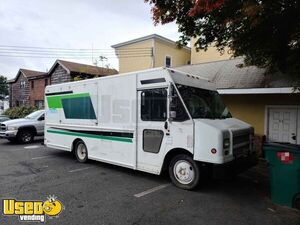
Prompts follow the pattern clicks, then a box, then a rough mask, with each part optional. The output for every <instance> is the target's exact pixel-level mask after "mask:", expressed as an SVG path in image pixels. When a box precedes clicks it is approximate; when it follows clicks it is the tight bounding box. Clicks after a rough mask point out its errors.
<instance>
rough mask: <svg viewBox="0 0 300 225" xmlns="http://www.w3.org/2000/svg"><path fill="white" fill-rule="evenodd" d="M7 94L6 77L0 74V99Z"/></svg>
mask: <svg viewBox="0 0 300 225" xmlns="http://www.w3.org/2000/svg"><path fill="white" fill-rule="evenodd" d="M6 95H8V84H7V78H6V77H4V76H1V75H0V99H3V98H4V97H5V96H6Z"/></svg>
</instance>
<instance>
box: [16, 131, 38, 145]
mask: <svg viewBox="0 0 300 225" xmlns="http://www.w3.org/2000/svg"><path fill="white" fill-rule="evenodd" d="M33 139H34V133H33V132H32V131H31V130H27V129H24V130H20V131H19V132H18V134H17V140H18V142H19V143H21V144H28V143H31V142H32V141H33Z"/></svg>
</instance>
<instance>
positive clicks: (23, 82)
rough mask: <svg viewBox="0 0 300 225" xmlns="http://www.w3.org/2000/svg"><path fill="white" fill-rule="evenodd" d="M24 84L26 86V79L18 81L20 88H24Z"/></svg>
mask: <svg viewBox="0 0 300 225" xmlns="http://www.w3.org/2000/svg"><path fill="white" fill-rule="evenodd" d="M25 86H26V81H25V80H22V81H20V88H25Z"/></svg>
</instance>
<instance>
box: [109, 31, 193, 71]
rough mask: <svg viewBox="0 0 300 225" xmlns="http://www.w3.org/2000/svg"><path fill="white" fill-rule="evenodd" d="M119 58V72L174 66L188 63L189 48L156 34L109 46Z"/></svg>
mask: <svg viewBox="0 0 300 225" xmlns="http://www.w3.org/2000/svg"><path fill="white" fill-rule="evenodd" d="M111 47H112V48H114V49H115V52H116V55H117V57H118V59H119V73H126V72H132V71H138V70H145V69H149V68H155V67H176V66H182V65H187V64H190V62H191V49H190V48H189V47H183V48H180V49H179V48H178V47H177V44H176V42H174V41H172V40H170V39H167V38H165V37H162V36H160V35H157V34H152V35H148V36H145V37H141V38H137V39H134V40H131V41H126V42H123V43H119V44H116V45H113V46H111Z"/></svg>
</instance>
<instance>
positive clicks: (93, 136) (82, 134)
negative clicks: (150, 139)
mask: <svg viewBox="0 0 300 225" xmlns="http://www.w3.org/2000/svg"><path fill="white" fill-rule="evenodd" d="M47 132H48V133H53V134H61V135H69V136H77V137H87V138H95V139H102V140H108V141H120V142H127V143H132V138H125V137H112V136H104V135H96V134H85V133H80V132H73V131H72V132H71V131H60V130H50V129H49V130H47Z"/></svg>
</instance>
